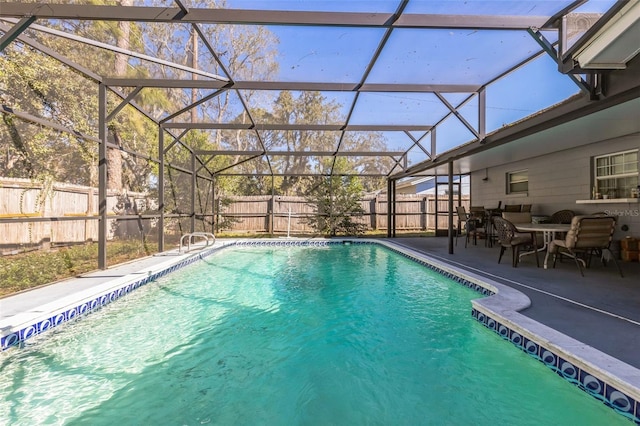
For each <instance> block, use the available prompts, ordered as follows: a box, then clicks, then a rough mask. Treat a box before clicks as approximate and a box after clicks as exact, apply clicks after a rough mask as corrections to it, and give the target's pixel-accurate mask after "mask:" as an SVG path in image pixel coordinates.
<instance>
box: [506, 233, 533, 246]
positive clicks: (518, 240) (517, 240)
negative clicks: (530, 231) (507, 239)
mask: <svg viewBox="0 0 640 426" xmlns="http://www.w3.org/2000/svg"><path fill="white" fill-rule="evenodd" d="M532 241H533V240H532V239H531V235H516V236H514V237H513V238H512V239H511V245H512V246H517V245H519V244H527V243H531V242H532Z"/></svg>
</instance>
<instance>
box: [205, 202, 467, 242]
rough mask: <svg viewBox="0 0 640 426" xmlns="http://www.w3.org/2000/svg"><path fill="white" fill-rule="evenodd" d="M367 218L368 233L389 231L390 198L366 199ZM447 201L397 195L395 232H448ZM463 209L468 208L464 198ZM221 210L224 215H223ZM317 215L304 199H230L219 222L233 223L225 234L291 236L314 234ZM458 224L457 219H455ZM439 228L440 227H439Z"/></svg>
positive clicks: (362, 203)
mask: <svg viewBox="0 0 640 426" xmlns="http://www.w3.org/2000/svg"><path fill="white" fill-rule="evenodd" d="M360 205H361V206H362V209H363V210H364V212H365V214H364V215H363V216H361V217H357V218H355V220H356V221H358V222H360V223H364V224H365V225H366V226H367V229H369V230H386V229H387V206H388V203H387V197H386V196H385V195H382V196H380V195H377V196H373V195H372V196H366V197H363V199H362V200H361V201H360ZM448 205H449V203H448V201H447V200H446V199H438V200H436V198H435V195H406V194H402V195H398V196H397V197H396V230H398V231H434V230H436V229H439V230H445V229H447V228H448V225H449V218H448ZM462 205H464V206H466V207H467V210H468V205H469V201H468V198H467V197H465V198H464V199H463V200H462ZM220 210H222V211H220ZM313 214H314V209H313V206H312V205H309V204H308V203H307V200H306V199H305V198H303V197H289V196H274V197H271V196H266V195H265V196H245V197H237V196H236V197H230V203H229V205H227V206H225V207H224V208H221V209H219V211H218V212H217V217H216V222H218V223H220V222H222V221H223V220H224V219H230V221H229V222H230V223H231V225H230V226H229V227H228V228H226V229H225V230H226V231H231V232H246V233H250V232H257V233H260V232H263V233H276V234H286V233H290V234H292V235H294V234H296V233H313V232H314V230H313V229H312V228H311V227H309V226H308V225H307V224H306V219H307V218H308V217H310V216H312V215H313ZM454 220H456V221H457V216H456V215H454ZM436 225H437V227H436Z"/></svg>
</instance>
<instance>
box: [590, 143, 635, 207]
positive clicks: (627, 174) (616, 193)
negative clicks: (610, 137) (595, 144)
mask: <svg viewBox="0 0 640 426" xmlns="http://www.w3.org/2000/svg"><path fill="white" fill-rule="evenodd" d="M593 164H594V179H595V181H594V183H593V186H594V188H595V192H596V193H598V194H601V195H608V196H609V198H629V197H631V191H632V189H634V188H636V187H637V186H638V150H637V149H635V150H631V151H624V152H616V153H613V154H607V155H600V156H598V157H595V158H594V163H593Z"/></svg>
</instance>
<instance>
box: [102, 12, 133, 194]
mask: <svg viewBox="0 0 640 426" xmlns="http://www.w3.org/2000/svg"><path fill="white" fill-rule="evenodd" d="M132 4H133V0H120V5H121V6H131V5H132ZM130 33H131V24H130V23H129V22H128V21H120V22H118V27H117V30H116V45H117V46H118V47H119V48H121V49H129V37H130ZM127 65H128V58H127V55H124V54H122V53H116V56H115V63H114V71H115V75H116V77H124V76H126V75H127ZM109 129H110V130H111V132H112V134H113V141H114V143H115V144H116V145H118V146H122V141H121V140H120V135H119V133H118V128H117V126H116V125H113V126H109ZM107 189H112V190H115V191H118V192H122V153H121V152H120V151H119V150H117V149H107Z"/></svg>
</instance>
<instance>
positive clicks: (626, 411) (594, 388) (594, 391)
mask: <svg viewBox="0 0 640 426" xmlns="http://www.w3.org/2000/svg"><path fill="white" fill-rule="evenodd" d="M471 315H472V316H473V317H474V318H475V319H476V320H478V322H480V323H481V324H483V325H484V326H485V327H487V328H488V329H490V330H493V331H494V332H496V333H497V334H498V335H500V336H501V337H503V338H505V339H509V340H510V341H511V342H512V343H513V344H514V345H515V346H516V347H518V348H519V349H521V350H523V351H524V352H526V353H528V354H529V355H531V356H532V357H533V358H535V359H537V360H538V361H540V362H542V363H543V364H544V365H546V366H547V367H549V368H550V369H551V370H552V371H554V372H555V373H556V374H558V375H559V376H560V377H562V378H564V379H565V380H568V381H569V382H570V383H573V384H574V385H576V386H578V387H579V388H580V389H582V390H583V391H585V392H587V393H588V394H589V395H591V396H593V397H595V398H596V399H598V400H599V401H602V402H603V403H604V404H606V405H607V406H609V407H610V408H613V409H614V410H615V411H617V412H618V413H620V414H622V415H623V416H625V417H627V418H629V419H630V420H631V421H633V422H635V423H636V424H640V402H638V401H636V400H635V399H633V398H632V397H631V396H629V395H627V394H625V393H624V392H622V391H620V390H618V389H616V387H615V386H612V385H610V384H608V383H606V382H605V381H604V380H603V379H601V378H599V377H597V374H594V373H592V372H588V371H586V370H582V369H580V368H579V367H578V366H576V365H574V364H573V363H571V362H570V361H568V360H566V359H564V358H562V356H560V355H558V354H556V353H554V352H553V351H552V350H550V349H548V348H545V347H544V346H542V345H540V344H538V343H536V342H534V341H533V340H530V339H528V338H526V337H523V336H521V335H520V334H519V333H518V332H516V331H514V330H511V329H509V327H507V326H506V325H504V324H500V323H499V322H498V321H496V320H495V319H493V318H491V317H489V316H488V315H486V314H485V313H483V312H480V311H478V310H477V309H475V308H474V309H472V311H471Z"/></svg>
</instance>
